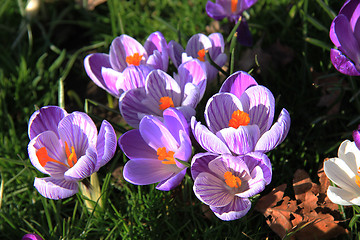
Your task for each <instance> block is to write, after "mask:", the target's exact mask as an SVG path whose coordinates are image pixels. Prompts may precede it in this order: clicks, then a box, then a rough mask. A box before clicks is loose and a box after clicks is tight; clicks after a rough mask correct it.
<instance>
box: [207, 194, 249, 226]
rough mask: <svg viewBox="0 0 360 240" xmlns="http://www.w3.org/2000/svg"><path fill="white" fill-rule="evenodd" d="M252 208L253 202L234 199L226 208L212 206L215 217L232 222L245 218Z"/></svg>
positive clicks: (245, 199)
mask: <svg viewBox="0 0 360 240" xmlns="http://www.w3.org/2000/svg"><path fill="white" fill-rule="evenodd" d="M250 208H251V202H250V200H249V199H247V198H239V197H234V199H233V201H231V202H230V203H229V204H228V205H226V206H224V207H214V206H210V209H211V210H212V211H213V212H214V213H215V215H216V216H217V217H218V218H220V219H221V220H224V221H232V220H236V219H239V218H242V217H243V216H245V215H246V214H247V213H248V212H249V210H250Z"/></svg>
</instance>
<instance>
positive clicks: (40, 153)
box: [36, 147, 68, 167]
mask: <svg viewBox="0 0 360 240" xmlns="http://www.w3.org/2000/svg"><path fill="white" fill-rule="evenodd" d="M36 156H37V158H38V160H39V163H40V165H41V166H42V167H44V166H45V165H46V164H47V163H48V162H54V163H58V164H61V165H63V166H65V167H68V166H66V165H65V164H64V163H62V162H60V161H58V160H55V159H53V158H51V157H49V155H48V153H47V151H46V148H45V147H42V148H40V149H39V150H37V151H36Z"/></svg>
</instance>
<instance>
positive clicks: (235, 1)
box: [231, 0, 238, 13]
mask: <svg viewBox="0 0 360 240" xmlns="http://www.w3.org/2000/svg"><path fill="white" fill-rule="evenodd" d="M237 4H238V0H231V12H233V13H234V12H235V11H236V7H237Z"/></svg>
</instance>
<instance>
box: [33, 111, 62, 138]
mask: <svg viewBox="0 0 360 240" xmlns="http://www.w3.org/2000/svg"><path fill="white" fill-rule="evenodd" d="M67 115H68V113H67V112H66V111H65V110H64V109H62V108H60V107H58V106H46V107H42V108H40V109H39V110H37V111H35V112H34V113H33V114H32V115H31V117H30V120H29V128H28V135H29V138H30V140H31V139H33V138H34V137H36V136H37V135H38V134H40V133H42V132H44V131H53V132H54V133H55V134H56V135H57V136H58V137H59V133H58V124H59V122H60V120H61V119H63V118H64V117H65V116H67Z"/></svg>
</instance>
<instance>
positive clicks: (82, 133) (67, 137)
mask: <svg viewBox="0 0 360 240" xmlns="http://www.w3.org/2000/svg"><path fill="white" fill-rule="evenodd" d="M59 133H60V139H61V140H62V141H63V144H64V146H65V142H66V143H67V144H68V146H69V148H71V147H74V148H75V152H76V156H78V157H80V156H82V155H84V154H85V152H86V149H87V148H88V146H92V147H94V148H96V141H97V134H98V132H97V128H96V126H95V124H94V122H93V120H92V119H91V118H90V117H89V116H88V115H87V114H86V113H83V112H73V113H71V114H69V115H68V116H66V117H65V118H63V119H62V120H61V122H60V123H59Z"/></svg>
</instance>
